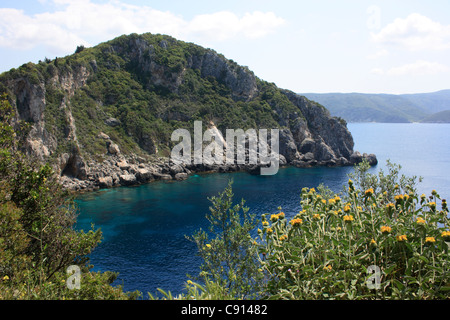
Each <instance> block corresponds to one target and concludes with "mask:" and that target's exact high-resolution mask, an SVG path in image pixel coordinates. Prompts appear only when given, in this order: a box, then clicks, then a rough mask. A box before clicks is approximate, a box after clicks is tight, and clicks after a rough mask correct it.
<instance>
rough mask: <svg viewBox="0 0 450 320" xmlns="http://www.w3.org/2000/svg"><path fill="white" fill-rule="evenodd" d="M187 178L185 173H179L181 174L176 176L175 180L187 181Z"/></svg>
mask: <svg viewBox="0 0 450 320" xmlns="http://www.w3.org/2000/svg"><path fill="white" fill-rule="evenodd" d="M187 177H188V175H187V173H185V172H179V173H177V174H175V176H174V178H175V180H186V179H187Z"/></svg>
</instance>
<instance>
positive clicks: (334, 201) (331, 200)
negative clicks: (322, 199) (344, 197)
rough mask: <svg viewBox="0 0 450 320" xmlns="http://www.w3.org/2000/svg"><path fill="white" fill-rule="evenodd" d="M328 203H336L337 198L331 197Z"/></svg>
mask: <svg viewBox="0 0 450 320" xmlns="http://www.w3.org/2000/svg"><path fill="white" fill-rule="evenodd" d="M328 203H329V204H335V203H336V200H335V199H329V200H328Z"/></svg>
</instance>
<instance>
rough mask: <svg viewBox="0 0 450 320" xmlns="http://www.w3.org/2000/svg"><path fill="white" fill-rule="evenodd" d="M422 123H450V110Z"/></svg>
mask: <svg viewBox="0 0 450 320" xmlns="http://www.w3.org/2000/svg"><path fill="white" fill-rule="evenodd" d="M421 122H424V123H450V110H445V111H440V112H436V113H433V114H432V115H431V116H428V117H426V118H425V119H423V120H422V121H421Z"/></svg>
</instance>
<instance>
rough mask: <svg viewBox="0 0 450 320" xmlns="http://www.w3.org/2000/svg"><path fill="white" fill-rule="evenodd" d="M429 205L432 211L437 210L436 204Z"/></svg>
mask: <svg viewBox="0 0 450 320" xmlns="http://www.w3.org/2000/svg"><path fill="white" fill-rule="evenodd" d="M428 205H429V206H430V208H431V209H432V210H434V209H436V202H430V203H429V204H428Z"/></svg>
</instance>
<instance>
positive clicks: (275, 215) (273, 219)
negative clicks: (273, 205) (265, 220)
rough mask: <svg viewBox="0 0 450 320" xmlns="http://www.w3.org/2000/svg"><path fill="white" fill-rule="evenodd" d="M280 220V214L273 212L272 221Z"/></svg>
mask: <svg viewBox="0 0 450 320" xmlns="http://www.w3.org/2000/svg"><path fill="white" fill-rule="evenodd" d="M277 220H278V215H277V214H273V215H271V216H270V221H272V222H275V221H277Z"/></svg>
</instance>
